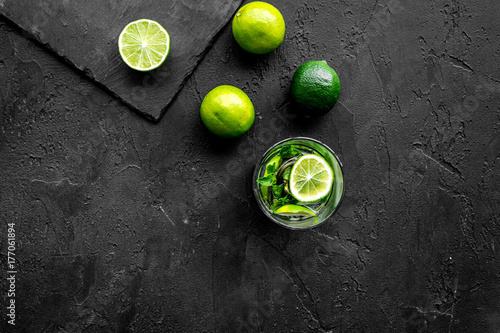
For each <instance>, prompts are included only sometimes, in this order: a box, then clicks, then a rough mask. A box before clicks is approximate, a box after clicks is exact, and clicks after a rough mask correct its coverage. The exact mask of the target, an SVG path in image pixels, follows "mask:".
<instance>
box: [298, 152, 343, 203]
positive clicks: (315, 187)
mask: <svg viewBox="0 0 500 333" xmlns="http://www.w3.org/2000/svg"><path fill="white" fill-rule="evenodd" d="M333 179H334V175H333V171H332V168H331V167H330V165H328V163H327V162H326V161H325V159H324V158H322V157H320V156H318V155H314V154H307V155H303V156H301V157H300V158H299V159H298V160H297V162H295V164H294V165H293V168H292V172H291V175H290V192H291V194H292V195H293V196H294V197H295V198H296V199H297V200H299V201H301V202H305V203H310V202H316V201H319V200H321V199H323V198H324V197H326V196H327V195H328V194H329V193H330V191H331V189H332V186H333Z"/></svg>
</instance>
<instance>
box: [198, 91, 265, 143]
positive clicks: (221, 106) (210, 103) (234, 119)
mask: <svg viewBox="0 0 500 333" xmlns="http://www.w3.org/2000/svg"><path fill="white" fill-rule="evenodd" d="M200 116H201V120H202V121H203V123H204V124H205V126H206V127H207V128H208V129H209V130H210V132H212V133H214V134H215V135H218V136H220V137H223V138H234V137H237V136H240V135H242V134H243V133H245V132H246V131H248V130H249V129H250V127H252V124H253V121H254V119H255V110H254V107H253V104H252V101H251V100H250V98H248V96H247V94H245V93H244V92H243V91H242V90H241V89H238V88H236V87H233V86H229V85H222V86H218V87H216V88H214V89H213V90H211V91H210V92H209V93H208V94H207V95H206V96H205V98H204V99H203V102H202V103H201V108H200Z"/></svg>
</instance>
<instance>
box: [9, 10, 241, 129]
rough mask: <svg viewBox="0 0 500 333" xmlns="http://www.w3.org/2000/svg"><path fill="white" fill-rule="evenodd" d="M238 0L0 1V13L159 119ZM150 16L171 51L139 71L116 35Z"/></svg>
mask: <svg viewBox="0 0 500 333" xmlns="http://www.w3.org/2000/svg"><path fill="white" fill-rule="evenodd" d="M241 3H242V0H172V1H161V0H149V1H148V0H144V1H134V0H124V1H118V0H88V1H69V0H50V1H43V2H42V1H36V2H31V1H16V0H0V13H1V14H3V15H4V16H5V17H7V18H8V19H10V20H11V21H13V22H14V23H16V24H17V25H19V26H20V27H21V28H22V29H24V30H26V31H28V32H29V33H30V34H33V35H34V36H35V37H36V38H37V39H38V40H39V41H40V42H42V43H43V44H47V45H48V46H49V47H50V48H52V49H53V50H54V51H55V52H57V53H58V54H59V55H61V56H62V57H64V58H65V59H67V60H68V61H69V62H71V63H72V64H74V65H75V66H76V67H77V68H78V69H80V70H82V71H84V72H85V73H86V74H87V75H88V76H89V77H91V78H92V79H94V80H95V81H97V82H99V83H100V84H102V85H104V86H105V87H106V88H107V89H108V90H109V91H110V92H111V93H113V94H114V95H116V96H117V97H119V98H120V99H121V100H122V101H123V102H125V103H126V104H128V105H129V106H131V107H132V108H134V109H136V110H137V111H139V112H140V113H141V114H144V115H145V116H146V117H147V118H149V119H150V120H158V119H159V118H160V117H161V115H162V114H163V112H164V111H165V109H166V108H167V106H168V105H169V104H170V102H171V101H172V99H173V98H174V97H175V95H176V94H177V92H178V91H179V90H180V89H181V88H182V85H183V83H184V82H185V80H186V79H187V77H188V76H189V75H190V74H191V73H192V72H193V70H194V68H195V67H196V65H197V64H198V62H199V61H200V59H201V58H202V56H203V53H204V51H205V50H206V48H207V47H208V46H209V45H210V44H211V42H212V40H213V39H214V37H215V35H216V34H217V33H218V32H219V31H220V29H221V28H222V27H223V26H224V25H225V24H226V23H227V22H228V21H229V19H230V18H231V17H232V15H233V14H234V12H235V11H236V9H237V8H238V7H239V6H240V5H241ZM140 18H148V19H152V20H155V21H157V22H159V23H160V24H161V25H162V26H163V27H164V28H165V29H166V30H167V31H168V32H169V34H170V37H171V51H170V54H169V57H168V58H167V60H166V61H165V63H164V64H163V65H162V66H161V67H160V68H158V69H156V70H154V71H151V72H148V73H142V72H137V71H134V70H132V69H130V68H128V67H127V65H125V64H124V63H123V61H122V60H121V58H120V55H119V52H118V47H117V40H118V36H119V35H120V32H121V30H122V29H123V27H125V26H126V25H127V24H128V23H129V22H131V21H133V20H136V19H140Z"/></svg>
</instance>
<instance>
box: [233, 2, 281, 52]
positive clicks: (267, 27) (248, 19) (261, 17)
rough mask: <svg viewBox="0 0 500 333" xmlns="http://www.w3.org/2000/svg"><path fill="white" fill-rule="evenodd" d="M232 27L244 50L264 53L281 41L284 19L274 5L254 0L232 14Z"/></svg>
mask: <svg viewBox="0 0 500 333" xmlns="http://www.w3.org/2000/svg"><path fill="white" fill-rule="evenodd" d="M232 29H233V36H234V39H236V42H237V43H238V44H239V45H240V46H241V47H242V48H243V49H244V50H245V51H247V52H250V53H255V54H266V53H269V52H271V51H273V50H274V49H276V48H277V47H278V46H280V45H281V43H283V38H284V37H285V20H284V19H283V16H282V15H281V13H280V11H279V10H278V9H276V7H274V6H272V5H270V4H268V3H266V2H262V1H254V2H250V3H248V4H246V5H244V6H243V7H241V8H240V9H239V10H238V12H237V13H236V15H234V18H233V23H232Z"/></svg>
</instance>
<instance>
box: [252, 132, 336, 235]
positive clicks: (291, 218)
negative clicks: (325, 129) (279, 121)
mask: <svg viewBox="0 0 500 333" xmlns="http://www.w3.org/2000/svg"><path fill="white" fill-rule="evenodd" d="M252 182H253V191H254V194H255V197H256V199H257V202H258V204H259V206H260V208H261V209H262V211H263V212H264V214H266V215H267V217H269V218H270V219H271V220H272V221H274V222H276V223H277V224H279V225H281V226H284V227H286V228H289V229H309V228H314V227H316V226H318V225H320V224H322V223H324V222H325V221H326V220H327V219H328V218H329V217H330V216H331V215H332V214H333V213H334V212H335V211H336V210H337V208H338V207H339V205H340V202H341V201H342V197H343V195H344V176H343V172H342V163H341V162H340V160H339V159H338V157H337V155H335V153H334V152H333V150H331V149H330V148H329V147H328V146H326V145H325V144H323V143H321V142H320V141H318V140H315V139H311V138H305V137H296V138H289V139H286V140H283V141H281V142H278V143H277V144H275V145H274V146H272V147H271V148H269V149H268V150H267V151H266V152H265V153H264V156H263V157H262V159H261V160H260V161H259V163H258V164H257V165H256V167H255V170H254V173H253V179H252Z"/></svg>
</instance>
